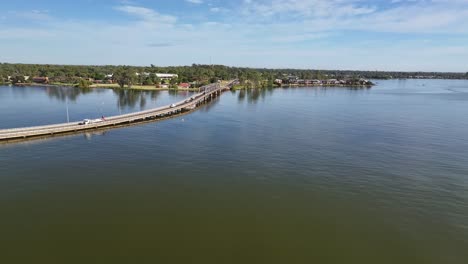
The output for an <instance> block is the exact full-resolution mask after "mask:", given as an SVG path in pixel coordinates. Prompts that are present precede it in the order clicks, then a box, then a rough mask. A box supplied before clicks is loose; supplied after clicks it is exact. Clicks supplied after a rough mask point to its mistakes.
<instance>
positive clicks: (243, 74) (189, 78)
mask: <svg viewBox="0 0 468 264" xmlns="http://www.w3.org/2000/svg"><path fill="white" fill-rule="evenodd" d="M157 73H165V74H172V75H174V77H173V78H166V79H161V78H159V77H157V75H156V74H157ZM35 77H36V78H37V77H40V78H43V79H40V80H45V78H46V79H47V81H44V83H46V84H54V85H63V86H77V87H82V88H88V87H106V88H116V87H120V88H132V89H177V88H179V85H180V84H182V83H187V84H189V86H188V87H190V88H192V89H196V88H198V87H200V86H203V85H206V84H209V83H214V82H217V81H219V80H232V79H238V80H239V85H237V86H236V87H235V88H264V87H274V86H281V85H311V84H313V83H314V82H317V81H320V82H321V83H322V85H344V84H346V85H362V80H368V79H392V78H421V79H422V78H429V79H468V73H466V74H465V73H436V72H381V71H345V70H340V71H334V70H302V69H254V68H241V67H228V66H223V65H199V64H193V65H191V66H176V67H158V66H155V65H150V66H146V67H144V66H112V65H102V66H80V65H48V64H45V65H41V64H11V63H0V83H11V84H25V85H27V84H29V83H33V82H34V78H35ZM336 81H338V83H335V82H336ZM343 82H344V84H343ZM317 84H318V83H317Z"/></svg>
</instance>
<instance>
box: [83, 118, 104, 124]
mask: <svg viewBox="0 0 468 264" xmlns="http://www.w3.org/2000/svg"><path fill="white" fill-rule="evenodd" d="M102 121H104V120H103V119H102V118H98V119H83V121H81V122H80V123H78V125H89V124H95V123H100V122H102Z"/></svg>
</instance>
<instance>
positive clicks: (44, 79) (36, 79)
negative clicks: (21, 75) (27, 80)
mask: <svg viewBox="0 0 468 264" xmlns="http://www.w3.org/2000/svg"><path fill="white" fill-rule="evenodd" d="M32 81H33V83H49V77H33V78H32Z"/></svg>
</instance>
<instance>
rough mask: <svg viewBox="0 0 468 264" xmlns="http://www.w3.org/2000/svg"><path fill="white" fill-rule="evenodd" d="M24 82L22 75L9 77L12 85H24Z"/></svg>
mask: <svg viewBox="0 0 468 264" xmlns="http://www.w3.org/2000/svg"><path fill="white" fill-rule="evenodd" d="M25 82H26V80H25V79H24V75H15V76H13V77H11V83H12V84H18V83H25Z"/></svg>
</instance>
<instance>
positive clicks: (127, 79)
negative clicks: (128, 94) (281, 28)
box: [112, 66, 136, 88]
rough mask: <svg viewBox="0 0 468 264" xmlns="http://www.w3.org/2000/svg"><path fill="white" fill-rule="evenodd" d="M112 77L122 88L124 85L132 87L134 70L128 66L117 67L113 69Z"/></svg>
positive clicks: (134, 75) (134, 77)
mask: <svg viewBox="0 0 468 264" xmlns="http://www.w3.org/2000/svg"><path fill="white" fill-rule="evenodd" d="M112 78H113V80H114V81H115V82H117V84H119V86H120V88H124V86H125V85H127V87H128V88H132V85H133V84H134V83H135V80H136V74H135V70H134V69H132V68H131V67H128V66H124V67H119V68H117V69H116V70H115V72H114V75H113V76H112Z"/></svg>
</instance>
